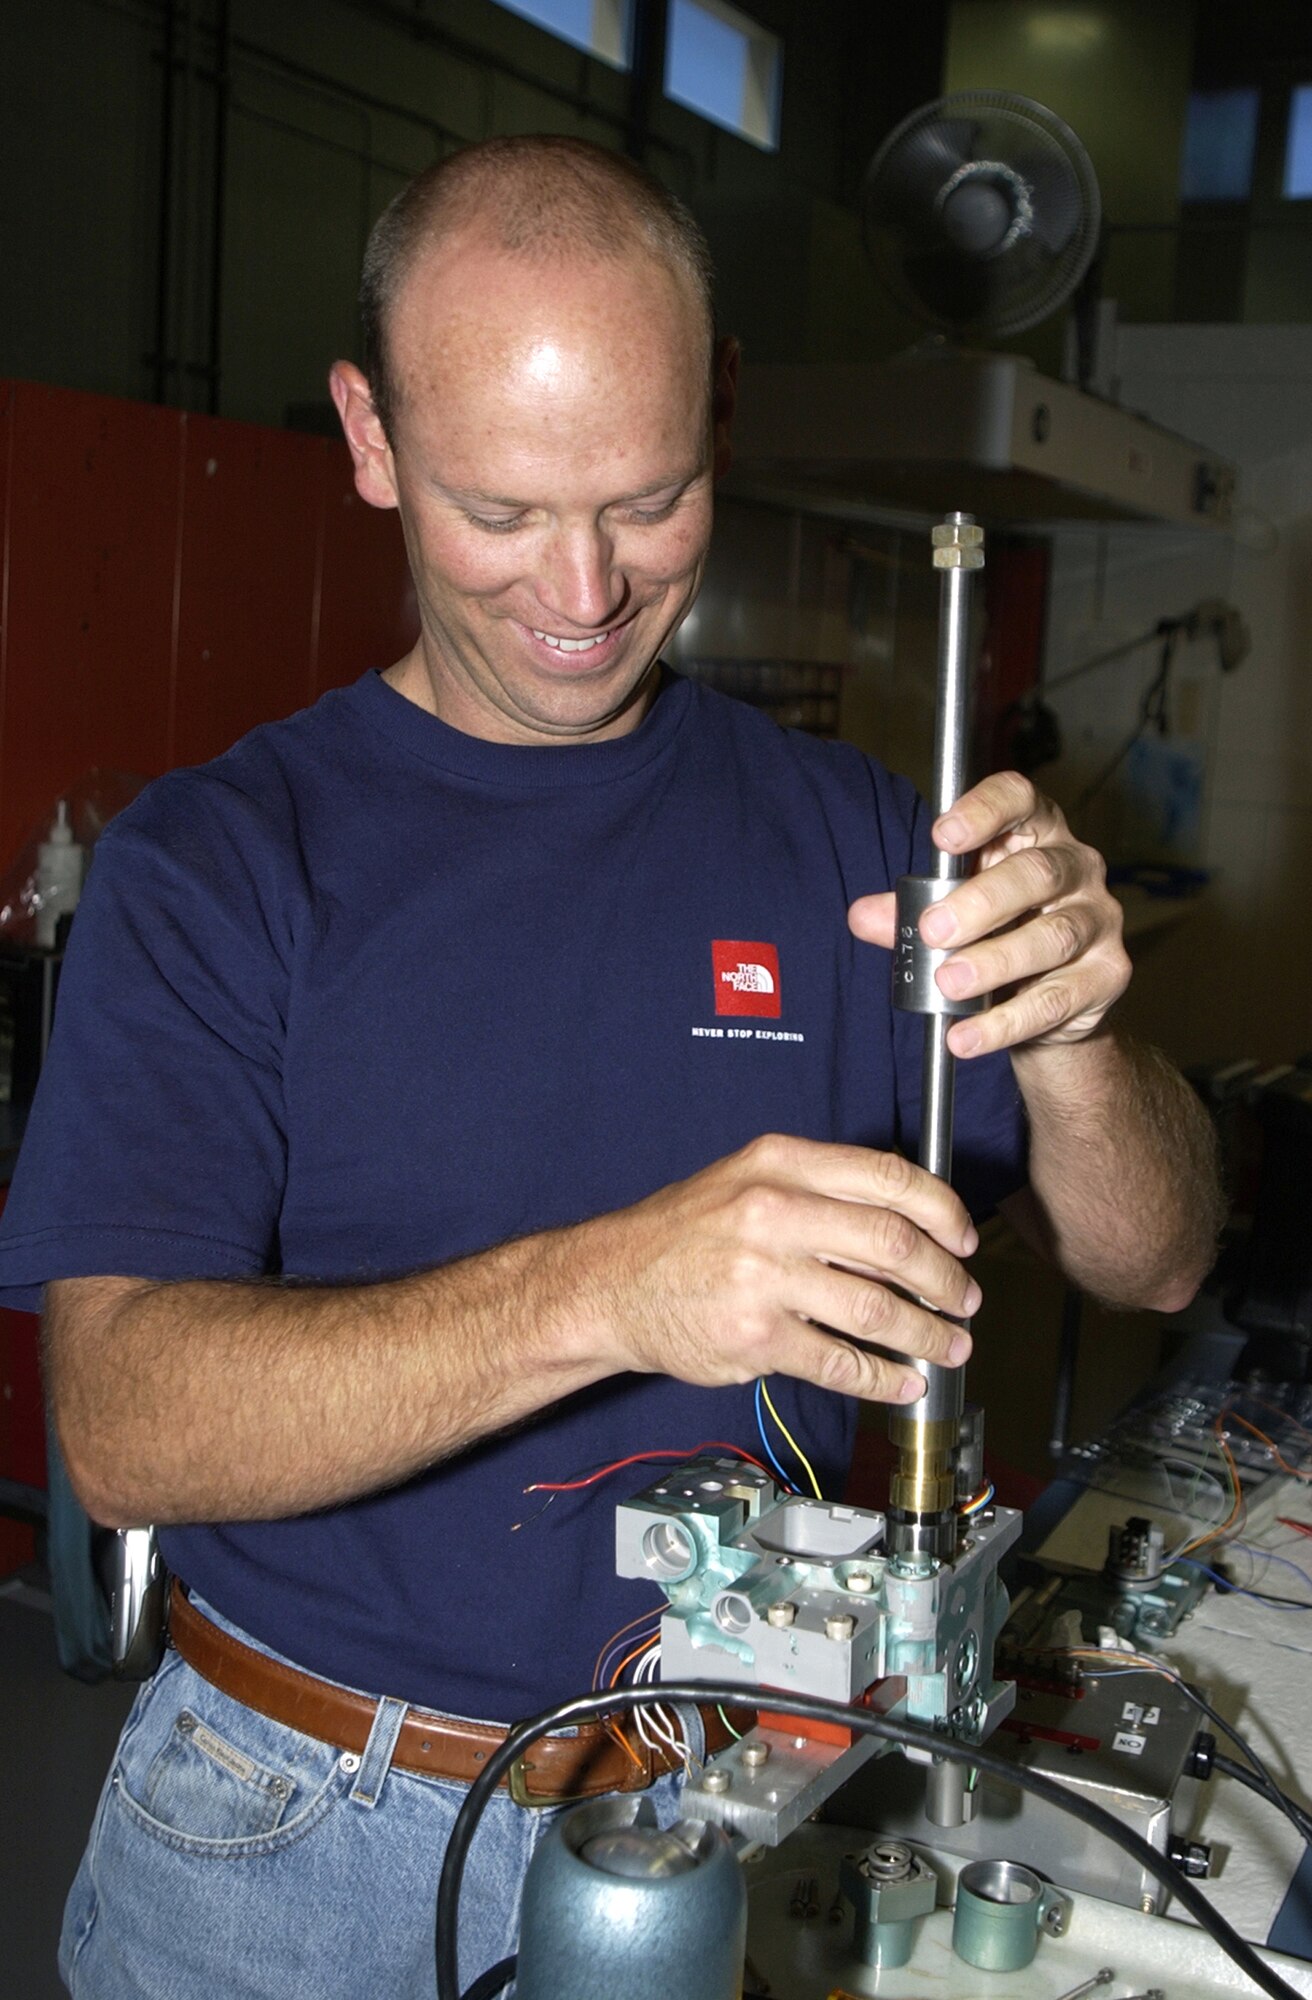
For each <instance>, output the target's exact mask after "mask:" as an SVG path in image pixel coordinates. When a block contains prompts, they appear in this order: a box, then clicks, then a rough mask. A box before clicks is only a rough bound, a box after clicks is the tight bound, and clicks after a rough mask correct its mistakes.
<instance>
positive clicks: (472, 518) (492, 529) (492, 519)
mask: <svg viewBox="0 0 1312 2000" xmlns="http://www.w3.org/2000/svg"><path fill="white" fill-rule="evenodd" d="M465 519H466V520H467V521H468V522H470V523H471V525H472V526H473V527H475V528H485V529H486V530H487V532H488V534H489V535H510V534H513V533H514V531H515V529H516V528H518V527H519V526H520V525H521V523H522V520H523V516H522V515H520V514H510V515H507V516H505V517H500V516H498V515H496V514H468V513H467V514H466V515H465Z"/></svg>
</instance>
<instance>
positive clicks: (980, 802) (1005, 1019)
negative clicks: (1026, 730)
mask: <svg viewBox="0 0 1312 2000" xmlns="http://www.w3.org/2000/svg"><path fill="white" fill-rule="evenodd" d="M933 839H934V844H935V846H936V847H939V848H942V849H944V850H945V851H946V852H947V853H949V854H971V853H978V856H979V865H978V868H977V871H976V872H975V873H974V874H973V875H971V876H970V877H968V878H967V879H966V880H965V881H963V882H961V883H960V884H959V885H958V886H957V887H956V888H955V889H954V890H953V891H952V893H951V894H950V895H949V896H946V897H945V898H944V899H943V901H942V902H941V903H935V904H934V905H933V906H932V907H931V908H930V909H928V910H926V912H925V914H924V916H923V917H922V918H921V920H920V932H921V936H922V937H923V938H924V940H925V942H926V944H930V945H933V946H934V947H935V948H936V949H940V950H949V951H950V952H951V954H952V956H951V957H950V958H949V959H948V960H947V961H946V963H945V964H943V965H942V966H940V968H939V971H938V974H937V978H938V984H939V986H940V988H941V989H942V991H943V992H944V993H947V994H950V995H951V997H952V998H953V999H965V998H968V997H970V996H973V995H975V994H980V993H992V994H995V995H996V996H997V999H996V1002H995V1004H994V1005H993V1006H992V1007H990V1008H988V1009H987V1011H986V1012H984V1013H982V1014H973V1015H970V1016H969V1017H968V1018H966V1019H963V1020H959V1021H956V1022H954V1024H953V1026H952V1028H951V1029H950V1031H949V1033H948V1047H949V1048H950V1049H951V1051H952V1053H953V1054H954V1055H956V1056H978V1055H984V1054H986V1053H987V1052H988V1051H990V1050H992V1049H1005V1048H1014V1047H1017V1046H1018V1045H1020V1044H1028V1045H1030V1046H1035V1045H1043V1044H1048V1045H1052V1044H1054V1043H1068V1042H1077V1041H1082V1040H1084V1039H1085V1038H1086V1037H1087V1036H1089V1035H1091V1034H1092V1033H1093V1032H1094V1030H1095V1029H1096V1028H1097V1027H1098V1025H1099V1023H1100V1022H1101V1021H1102V1019H1103V1016H1104V1015H1105V1014H1106V1013H1107V1010H1108V1009H1109V1008H1110V1007H1111V1006H1112V1004H1113V1002H1114V1001H1116V1000H1118V999H1119V998H1120V996H1121V994H1122V993H1123V992H1124V991H1125V988H1126V985H1127V984H1128V982H1129V977H1130V961H1129V958H1128V956H1127V954H1126V951H1125V947H1124V945H1123V943H1122V941H1121V909H1120V905H1119V904H1118V903H1117V901H1116V899H1115V897H1114V896H1113V895H1112V894H1111V893H1110V891H1109V890H1108V888H1107V876H1106V869H1105V867H1104V865H1103V860H1102V856H1101V855H1100V854H1098V853H1097V852H1096V850H1095V849H1094V848H1092V847H1088V846H1086V845H1085V843H1084V842H1083V841H1080V840H1077V839H1076V838H1075V836H1074V835H1073V834H1072V832H1071V830H1070V828H1069V827H1068V826H1067V824H1066V820H1065V817H1064V815H1063V814H1062V812H1061V809H1060V808H1059V807H1058V806H1056V805H1054V804H1053V802H1052V800H1051V799H1048V798H1045V797H1044V796H1043V794H1042V793H1041V792H1037V791H1036V790H1035V788H1034V786H1033V785H1032V784H1031V783H1030V781H1029V779H1028V778H1023V777H1021V775H1020V773H1019V772H1017V771H1000V772H998V773H997V774H996V775H995V776H993V777H991V778H985V779H984V780H983V782H982V783H981V784H978V785H976V786H974V788H973V789H972V790H971V791H969V792H966V793H965V794H964V795H963V796H962V797H961V798H959V799H958V800H957V802H956V804H955V805H954V806H953V807H952V808H951V809H950V811H948V812H946V813H945V814H944V815H943V817H942V818H941V819H939V820H936V821H935V823H934V827H933ZM848 922H849V924H850V925H851V927H852V930H853V932H854V934H855V935H856V936H857V937H859V938H864V939H865V940H866V942H867V943H870V944H878V945H883V946H884V948H885V949H886V950H891V948H892V945H893V937H894V929H895V922H896V914H895V898H894V896H893V895H891V894H885V895H880V896H861V897H859V898H858V899H857V901H856V902H855V903H853V904H852V907H851V909H850V910H849V911H848Z"/></svg>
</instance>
